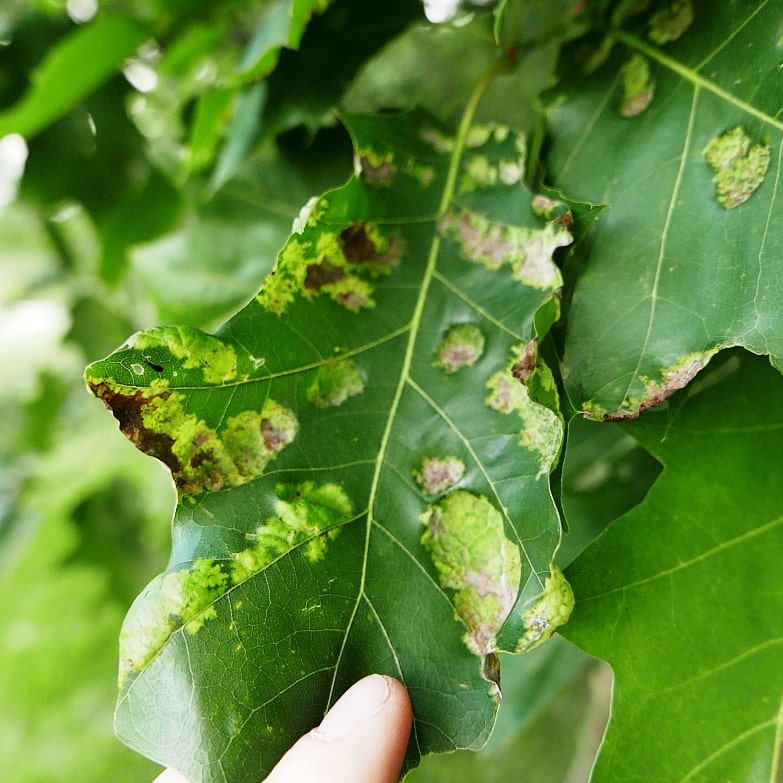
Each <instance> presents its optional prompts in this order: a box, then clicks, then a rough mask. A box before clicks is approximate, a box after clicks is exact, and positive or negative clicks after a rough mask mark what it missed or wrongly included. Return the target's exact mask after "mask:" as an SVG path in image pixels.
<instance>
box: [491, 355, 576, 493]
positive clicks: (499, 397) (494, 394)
mask: <svg viewBox="0 0 783 783" xmlns="http://www.w3.org/2000/svg"><path fill="white" fill-rule="evenodd" d="M527 347H528V346H518V347H517V348H516V349H515V351H514V359H513V361H512V363H511V364H510V366H509V367H508V368H507V369H505V370H501V371H499V372H496V373H495V374H494V375H492V376H491V377H490V378H489V380H488V381H487V391H488V392H489V393H488V395H487V398H486V400H485V402H486V404H487V405H488V406H489V407H490V408H492V409H493V410H496V411H500V412H501V413H505V414H511V413H516V414H517V415H518V416H519V418H520V419H521V420H522V430H521V432H520V433H519V445H520V446H524V447H525V448H526V449H528V450H530V451H532V452H535V453H537V454H538V455H539V457H540V463H541V467H540V468H539V471H538V476H537V477H538V478H541V476H545V475H546V474H548V473H549V471H550V469H551V468H552V465H553V464H554V462H555V460H556V459H557V455H558V454H559V453H560V446H561V444H562V438H563V424H562V421H561V420H560V418H559V416H558V415H557V414H556V413H555V412H554V411H553V410H551V409H550V408H549V407H548V406H547V405H542V404H540V403H539V402H536V400H534V399H532V398H531V394H530V389H531V388H534V389H535V390H536V397H537V398H538V399H543V400H546V401H547V402H548V403H549V402H551V403H555V402H556V398H557V391H556V387H555V383H554V379H553V378H552V375H551V372H549V371H548V370H546V369H545V366H544V365H540V366H539V365H535V364H534V366H533V369H530V368H528V367H527V365H525V368H524V373H523V371H522V369H521V365H522V364H523V363H525V362H526V357H527V352H526V351H527ZM522 375H524V381H525V382H522V380H520V378H521V377H522ZM531 377H532V378H534V380H533V381H531Z"/></svg>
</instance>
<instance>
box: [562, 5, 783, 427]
mask: <svg viewBox="0 0 783 783" xmlns="http://www.w3.org/2000/svg"><path fill="white" fill-rule="evenodd" d="M670 5H671V8H670V9H669V10H670V11H671V12H672V13H671V14H670V18H669V17H667V18H664V17H661V16H660V15H654V16H653V17H652V18H649V19H648V18H645V17H644V16H642V17H634V18H633V20H634V21H633V24H635V27H633V28H632V31H630V32H629V31H615V32H613V33H610V36H609V38H608V39H607V41H605V42H604V45H602V46H599V47H598V49H599V51H600V52H602V53H603V55H604V56H605V55H606V52H607V50H608V45H607V44H611V47H612V48H611V54H610V55H609V59H608V60H607V61H606V62H604V63H603V65H601V67H600V68H598V69H597V70H596V71H595V73H593V74H592V75H587V74H586V73H585V71H584V68H585V63H586V62H590V59H589V52H586V51H585V49H584V43H583V42H580V43H579V44H578V45H577V46H575V47H574V48H573V50H572V52H571V54H572V59H571V60H570V61H569V64H568V65H567V66H566V67H565V68H564V71H563V73H562V74H561V81H560V85H559V86H558V88H556V90H555V91H554V93H553V94H552V96H551V99H552V100H551V103H550V106H551V108H550V111H549V119H550V121H551V129H552V133H553V137H554V144H553V148H552V154H551V157H550V161H549V163H550V166H551V177H552V179H553V181H555V182H556V183H557V185H558V186H559V187H561V188H563V190H564V191H565V192H567V193H569V194H570V195H572V196H575V197H578V198H583V199H586V200H590V201H593V202H598V203H605V204H606V205H607V209H606V210H605V211H604V212H603V213H602V215H601V218H600V220H599V221H598V224H597V225H596V226H595V228H594V230H593V231H592V233H591V234H590V236H589V238H588V241H587V242H586V243H585V245H584V249H585V251H586V252H588V253H589V257H588V260H587V263H586V266H585V269H584V273H583V275H582V276H581V279H580V280H579V281H578V283H577V285H576V289H575V292H574V297H573V307H572V310H571V313H570V317H569V330H568V336H567V341H566V351H565V364H566V376H567V378H566V380H567V383H568V385H569V387H570V392H571V395H572V397H573V399H574V402H575V404H576V405H577V406H578V407H580V408H581V409H582V410H584V411H585V412H587V413H589V414H591V415H593V416H596V417H606V416H610V417H620V418H622V417H628V416H634V415H637V414H638V413H639V411H642V410H645V409H646V408H649V407H651V406H653V405H655V404H658V403H660V402H661V401H662V400H664V399H666V398H667V397H668V396H669V395H670V394H672V393H673V392H674V391H676V390H677V389H678V388H682V387H683V386H685V385H686V384H687V383H688V381H689V380H690V379H691V378H693V377H694V376H695V375H696V374H697V373H698V372H699V371H700V370H701V369H702V368H703V367H704V365H705V364H706V363H707V362H708V361H709V359H710V357H711V356H712V355H713V354H714V353H715V351H716V350H718V349H720V348H723V347H727V346H734V345H742V346H745V347H747V348H749V349H750V350H752V351H754V352H757V353H769V354H770V355H771V356H772V357H773V361H774V362H775V364H776V365H779V364H780V357H781V356H783V332H782V331H781V326H780V324H781V304H780V303H781V296H780V292H781V287H782V286H783V273H782V272H781V266H780V264H779V263H778V260H779V259H780V256H781V234H780V231H778V230H776V228H775V227H776V226H778V225H780V222H781V219H782V218H783V213H781V209H782V207H781V200H780V198H779V190H780V188H779V179H780V176H779V175H780V160H781V158H780V149H781V145H782V144H783V133H782V132H783V124H782V123H781V121H780V117H779V111H780V94H781V88H783V76H782V75H781V74H782V73H783V72H781V70H780V67H779V66H780V36H779V32H778V26H779V20H780V13H781V5H780V3H779V2H743V3H735V4H732V5H731V6H730V7H727V8H725V9H724V8H721V12H720V13H714V9H713V7H712V6H710V5H709V4H707V3H693V4H691V3H673V4H670ZM675 12H676V13H675ZM585 58H588V59H585Z"/></svg>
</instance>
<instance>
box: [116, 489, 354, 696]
mask: <svg viewBox="0 0 783 783" xmlns="http://www.w3.org/2000/svg"><path fill="white" fill-rule="evenodd" d="M275 493H276V495H277V499H276V502H275V509H274V510H275V516H273V517H270V518H269V519H267V520H266V522H265V523H264V524H263V525H261V526H259V527H258V529H257V530H256V531H255V533H252V534H250V535H249V536H248V539H249V540H250V541H251V544H250V545H249V546H248V547H247V548H245V549H242V550H240V551H238V552H234V553H233V554H232V555H231V556H230V557H229V558H226V559H223V560H213V559H209V558H199V559H197V560H195V561H194V562H193V563H192V564H191V565H190V566H189V567H187V568H182V569H180V570H177V571H171V572H169V573H166V574H162V575H160V576H158V577H156V578H155V579H153V580H152V582H150V584H149V585H148V586H147V588H146V589H145V590H144V592H143V593H141V595H140V596H139V597H138V598H137V599H136V600H135V601H134V603H133V605H132V606H131V608H130V611H129V612H128V615H127V617H126V618H125V622H124V623H123V626H122V631H121V633H120V671H119V684H120V687H122V686H123V685H124V684H125V682H126V679H127V677H128V675H130V674H132V673H133V672H140V671H143V670H144V669H145V668H147V666H148V665H149V664H150V663H151V662H152V660H153V659H154V658H155V656H156V655H158V653H159V652H160V651H161V650H162V649H163V647H164V646H165V644H166V643H167V642H168V640H169V639H170V638H171V636H172V635H173V634H174V633H176V632H177V631H179V630H180V629H184V631H185V632H186V633H188V634H190V635H191V636H193V635H195V634H197V633H198V632H199V631H200V630H201V629H202V628H203V627H204V625H205V623H207V622H209V621H210V620H212V619H214V618H215V617H216V616H217V609H216V607H215V604H216V602H217V601H218V600H219V599H220V598H222V597H223V596H225V595H226V594H227V593H228V591H229V590H230V589H231V588H233V587H236V586H237V585H239V584H241V583H242V582H244V581H246V580H247V579H250V578H251V577H253V576H255V575H256V574H258V573H260V572H261V571H262V570H263V569H264V568H266V567H267V566H268V565H269V564H270V563H272V562H274V561H275V560H276V559H277V558H279V557H281V556H282V555H284V554H286V553H288V552H290V551H292V550H293V549H294V548H296V547H300V546H301V547H302V551H303V554H304V556H305V557H306V558H307V559H308V560H309V561H310V562H317V561H318V560H321V559H322V558H323V557H324V555H325V554H326V551H327V549H328V544H329V541H331V540H333V539H334V538H335V536H337V534H338V533H339V530H340V527H339V526H340V525H341V524H343V523H345V522H347V521H349V520H350V519H351V518H352V516H353V511H352V509H351V502H350V500H349V499H348V496H347V495H346V493H345V490H343V488H342V487H341V486H339V485H338V484H321V485H319V484H316V483H315V482H313V481H305V482H302V483H300V484H278V485H277V486H276V487H275ZM233 608H234V611H238V610H239V609H240V608H241V601H236V602H235V603H234V607H233Z"/></svg>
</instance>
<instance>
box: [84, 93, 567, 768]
mask: <svg viewBox="0 0 783 783" xmlns="http://www.w3.org/2000/svg"><path fill="white" fill-rule="evenodd" d="M478 94H479V93H477V95H478ZM469 119H470V112H468V113H467V114H466V119H465V120H464V121H463V124H462V125H461V128H460V130H459V131H458V133H457V136H456V139H455V138H452V136H451V135H450V132H449V131H448V130H447V129H445V128H442V127H441V126H439V125H438V124H437V123H436V122H435V121H434V120H432V119H431V118H428V117H426V116H425V115H423V114H410V115H401V116H400V117H396V118H388V117H347V118H346V123H347V124H348V126H349V128H350V130H351V132H352V135H353V136H354V139H355V145H356V156H357V159H358V162H359V169H360V173H359V175H358V176H357V177H355V178H354V179H352V180H351V181H350V182H349V183H348V184H347V185H345V186H344V187H343V188H341V189H339V190H336V191H331V192H330V193H327V194H326V195H325V196H324V197H322V198H321V199H320V200H318V202H317V203H315V204H314V205H311V210H310V211H309V213H305V214H303V215H302V216H300V220H299V221H298V226H297V231H298V232H300V233H295V234H294V235H293V236H292V238H291V239H290V240H289V242H288V244H287V245H286V247H285V248H284V249H283V251H282V253H281V256H280V260H279V262H278V266H277V267H276V270H275V272H274V273H273V274H272V275H271V276H270V278H268V280H267V282H266V284H265V286H264V287H263V288H262V290H261V292H260V294H259V295H258V297H256V299H255V300H253V301H252V302H251V303H250V304H249V305H248V306H247V307H245V308H244V309H243V310H242V311H240V313H238V314H237V315H236V316H234V318H232V319H231V320H230V321H229V322H228V323H227V324H225V325H224V326H223V327H221V328H220V329H219V330H217V332H216V334H215V335H214V336H210V335H205V334H204V333H202V332H199V331H197V330H195V329H192V328H184V327H181V328H177V329H174V328H170V327H169V328H163V329H158V330H149V331H147V332H143V333H140V334H139V335H136V336H135V337H134V338H132V339H131V341H130V342H129V344H128V345H126V346H124V347H123V348H121V349H120V350H118V351H117V352H116V353H115V354H114V355H112V356H111V357H109V358H108V359H107V360H105V361H104V362H100V363H97V364H95V365H92V366H91V368H90V369H89V370H88V380H89V383H90V385H91V386H92V388H93V389H94V391H96V392H97V393H98V394H99V396H102V397H103V399H104V401H106V402H107V403H108V404H109V406H110V407H111V408H112V409H113V412H114V413H115V415H116V416H117V417H118V418H119V419H120V425H121V427H122V428H123V430H124V431H125V433H126V434H127V435H128V436H129V437H130V438H131V440H133V441H134V442H135V443H136V444H137V445H138V446H139V447H141V448H142V449H143V450H146V451H147V452H148V453H151V454H152V455H153V456H157V457H158V458H159V459H162V460H163V461H164V462H166V463H167V464H168V465H169V467H170V468H171V469H172V472H173V474H174V476H175V479H176V480H177V483H178V487H179V490H180V503H179V506H178V510H177V514H176V517H175V522H174V548H173V552H172V557H171V561H170V564H169V568H168V570H167V573H166V575H164V576H161V577H160V578H159V579H158V580H157V581H156V582H154V583H153V584H152V585H151V586H150V587H149V588H148V590H147V591H146V594H143V595H142V596H140V597H139V599H137V602H136V603H135V604H134V607H133V608H132V610H131V612H130V614H129V619H128V620H127V621H126V626H125V631H124V633H125V634H126V642H125V644H124V645H123V655H124V659H125V660H124V663H123V671H124V673H123V674H122V675H121V677H122V683H121V685H122V691H121V696H120V701H119V705H118V713H117V715H118V727H119V730H120V733H121V736H122V737H123V738H124V739H125V740H126V741H128V742H129V743H130V744H132V745H133V746H134V747H137V748H139V749H141V750H142V751H143V752H145V753H146V754H148V755H152V756H153V757H154V758H156V759H157V760H159V761H161V763H165V764H168V765H172V766H176V767H177V768H178V769H181V770H182V771H183V772H185V773H186V774H188V775H190V776H191V777H192V778H193V779H194V780H204V781H213V780H224V779H231V780H232V781H236V780H240V781H241V780H245V779H247V780H248V781H250V780H253V779H255V778H257V776H258V771H259V768H261V769H262V770H266V771H268V769H269V768H270V767H271V766H272V764H273V763H274V761H276V759H277V757H278V756H279V755H280V754H281V753H282V752H283V751H284V750H285V749H286V747H287V746H288V745H290V743H291V742H292V741H293V739H294V738H295V737H296V736H298V734H299V733H301V732H302V731H303V730H305V728H307V727H309V726H311V725H314V724H315V723H317V722H318V719H319V718H320V715H322V714H323V711H324V710H325V709H326V708H328V706H329V704H331V703H332V702H333V700H334V699H335V698H336V697H337V696H338V695H339V694H340V693H342V692H343V691H344V690H345V689H346V688H347V687H348V686H349V685H350V684H351V682H353V681H354V680H355V679H357V678H358V677H360V676H361V675H362V674H365V673H369V672H370V671H377V670H381V671H387V672H389V673H390V674H393V675H394V676H397V677H399V678H400V679H401V680H402V681H403V682H405V684H406V685H407V686H408V688H409V691H410V693H411V696H412V699H413V703H414V708H415V713H416V721H415V725H414V733H413V737H412V742H411V747H410V750H409V759H408V765H409V766H412V765H414V764H415V763H416V760H417V758H418V755H419V754H421V753H425V752H431V751H445V750H449V749H453V748H454V747H455V746H463V747H478V746H480V745H481V744H483V742H484V741H485V740H486V738H487V736H488V734H489V731H490V729H491V726H492V723H493V720H494V714H495V711H496V707H497V702H496V699H497V683H496V678H497V675H496V674H493V662H494V661H495V657H494V656H495V650H496V649H498V648H500V649H510V650H516V649H517V648H520V647H523V646H532V645H534V644H536V643H538V642H539V641H542V640H543V639H544V638H546V636H547V635H548V634H550V633H551V632H552V631H553V630H554V627H555V625H556V624H557V623H558V622H561V621H562V619H563V618H562V611H560V610H562V607H561V606H560V604H559V603H558V601H559V600H560V597H559V596H557V598H558V601H555V602H554V604H553V602H552V595H553V593H552V591H550V593H549V594H547V600H546V601H539V598H541V596H542V593H543V592H544V588H545V585H548V584H549V578H550V576H552V578H555V572H554V571H553V570H552V566H551V561H552V558H553V555H554V551H555V550H556V548H557V545H558V542H559V521H558V517H557V513H556V511H555V508H554V504H553V502H552V498H551V496H550V493H549V487H548V483H547V481H546V475H547V474H548V471H549V470H550V468H551V466H552V462H553V460H554V459H555V457H556V454H557V451H558V449H559V446H560V441H561V438H562V426H561V424H560V422H559V419H558V418H557V414H556V413H554V412H553V411H551V410H549V409H548V408H545V407H544V406H543V405H540V404H538V403H536V402H535V401H533V400H532V398H531V397H530V396H529V394H528V392H527V391H526V388H525V387H524V386H523V385H522V384H521V383H520V382H519V381H518V380H517V379H516V378H515V377H514V375H513V369H514V367H515V365H516V363H517V362H519V360H520V351H521V349H520V348H519V342H520V340H525V339H526V338H527V339H529V338H530V337H532V336H533V335H534V320H535V316H536V313H537V311H538V309H539V308H540V307H541V306H542V305H543V304H545V303H548V302H549V303H550V304H551V299H552V297H553V296H554V294H555V291H556V289H557V287H558V286H559V282H560V281H559V275H558V274H557V271H556V268H555V267H554V264H553V262H552V260H551V253H552V251H553V249H554V247H556V246H558V243H560V244H562V243H565V242H566V241H567V237H566V236H565V234H564V233H563V232H562V231H559V230H558V229H557V228H556V227H552V226H548V227H547V226H543V227H542V226H541V223H540V221H539V219H538V218H537V217H536V215H535V214H534V213H533V211H532V208H531V206H530V201H531V197H532V194H530V193H529V192H528V191H527V189H526V188H524V186H523V185H522V184H521V178H522V174H523V170H524V166H523V160H524V145H523V144H521V142H520V140H519V139H518V138H517V137H515V136H514V135H513V134H511V133H509V132H508V131H507V130H505V129H493V128H479V129H471V125H470V122H469ZM464 149H467V150H468V153H466V155H465V158H464V160H463V150H464ZM446 215H448V216H449V220H446V221H445V222H444V217H445V216H446ZM497 248H500V250H502V253H500V254H499V255H498V257H497V258H495V257H494V256H493V255H492V253H491V252H490V251H492V250H493V249H494V250H496V249H497ZM497 267H500V268H497ZM510 286H511V290H512V291H513V294H514V296H513V298H512V297H509V287H510ZM466 323H467V324H471V325H472V326H473V327H474V328H475V331H478V332H481V333H482V334H483V335H484V336H485V338H486V340H485V341H484V342H483V343H482V342H476V341H475V339H474V338H475V331H474V330H468V332H465V330H460V328H459V327H461V325H464V324H466ZM455 326H456V327H458V328H457V331H456V332H450V330H452V329H453V327H455ZM447 333H450V334H456V335H457V336H458V338H459V339H458V340H457V342H456V343H454V342H453V340H452V342H451V343H449V344H448V346H447V348H444V339H445V338H444V335H445V334H447ZM466 334H467V335H468V337H470V339H466ZM471 335H472V337H471ZM461 341H464V344H462V342H461ZM446 349H447V350H449V351H451V352H452V353H453V351H454V350H455V349H456V350H458V351H462V352H463V354H462V355H464V352H465V351H467V350H472V351H473V352H474V354H473V355H472V357H471V361H470V362H467V363H466V364H465V365H464V366H460V367H459V368H458V369H456V370H455V371H454V372H451V373H450V372H448V368H446V367H444V366H443V363H442V362H441V363H440V364H439V363H438V362H437V361H436V357H437V356H438V355H442V353H441V354H439V351H441V352H442V351H443V350H446ZM531 356H532V359H531ZM531 356H528V357H527V358H528V363H529V362H530V361H532V364H531V365H530V366H528V367H527V370H526V372H528V373H532V374H536V377H539V378H540V379H541V380H540V382H539V385H540V387H541V389H547V388H549V387H548V385H547V384H550V385H551V386H552V389H553V388H554V387H553V385H552V384H551V378H548V376H547V375H546V370H545V368H544V367H543V365H540V364H538V363H537V362H536V359H535V356H534V352H533V354H531ZM531 417H532V418H531ZM434 458H436V459H438V460H440V462H441V463H442V464H455V463H456V462H461V463H463V464H464V466H465V471H464V476H463V475H462V474H460V476H459V477H458V478H457V479H456V481H453V482H452V483H453V484H454V486H453V487H451V486H449V488H450V489H451V492H450V493H449V492H448V491H447V490H442V489H437V488H436V487H435V485H433V484H432V483H430V482H429V480H425V479H423V478H422V477H423V475H424V473H425V470H424V467H425V462H426V461H427V460H430V462H429V463H428V464H429V465H430V466H431V465H432V462H431V460H433V459H434ZM452 460H453V461H452ZM447 489H448V488H447ZM444 491H445V492H446V494H445V495H444ZM449 498H451V501H450V503H452V504H453V505H448V504H446V499H449ZM335 514H336V515H335ZM425 518H426V519H429V520H432V519H435V518H437V519H439V520H441V519H442V520H443V521H444V522H445V521H446V520H448V522H449V524H453V525H455V526H456V527H457V528H459V529H460V531H461V532H462V533H465V534H467V535H468V536H470V535H474V536H475V534H476V532H478V531H481V530H483V526H484V525H485V524H488V523H489V520H490V519H492V520H495V521H493V523H492V524H494V525H495V530H496V534H497V535H498V536H499V540H500V541H501V544H502V542H504V541H505V542H506V544H505V545H506V546H508V547H510V550H509V551H516V550H518V551H519V552H520V553H521V554H522V555H523V557H522V561H521V565H520V566H519V569H520V570H519V573H518V574H517V575H516V581H514V579H513V578H512V577H509V575H508V573H507V572H506V571H505V570H504V567H503V566H502V564H501V565H497V564H496V565H492V562H493V557H494V558H495V559H496V560H497V555H496V554H493V552H489V553H488V555H487V559H486V560H485V561H482V562H481V563H479V565H476V564H475V562H474V561H472V560H469V559H466V558H464V557H463V556H462V555H460V556H458V557H457V558H456V560H455V561H452V562H451V564H450V565H449V566H448V567H447V570H450V571H452V572H454V573H453V574H451V575H450V578H451V577H453V576H454V574H456V576H457V577H458V578H459V579H462V584H467V583H469V582H470V581H471V580H473V581H474V582H475V581H476V580H480V584H481V585H483V587H482V589H481V591H480V592H481V593H483V595H477V594H476V593H475V592H474V593H472V594H471V597H470V598H469V599H468V606H467V610H466V611H462V612H461V611H460V607H459V605H458V601H457V598H456V597H455V595H456V594H457V593H458V592H459V591H458V590H456V589H455V588H454V587H453V583H452V582H451V581H450V582H448V583H447V582H446V581H444V578H443V574H442V573H440V569H439V566H438V562H434V560H433V557H431V556H430V553H429V552H427V550H426V549H425V548H424V546H423V543H422V541H423V539H422V535H423V530H424V524H423V523H424V519H425ZM466 519H467V520H472V521H467V522H466V521H465V520H466ZM498 520H499V521H498ZM437 527H438V526H437V525H434V526H433V523H432V522H431V521H430V531H432V530H433V529H435V528H437ZM443 562H445V561H443ZM443 562H442V563H441V565H443ZM509 580H510V581H509ZM414 596H415V599H413V600H412V598H413V597H414ZM559 611H560V614H558V612H559ZM509 613H510V614H509ZM411 614H413V616H414V617H415V618H416V620H417V621H416V622H412V621H411V616H410V615H411ZM507 615H508V617H509V618H510V619H509V620H506V616H507ZM261 617H263V623H261V621H260V618H261ZM432 629H437V631H436V632H435V633H434V635H433V633H432ZM476 639H479V640H480V642H477V641H476ZM136 642H139V645H140V646H139V648H138V649H137V647H135V646H134V645H135V644H136ZM289 644H290V645H291V646H290V648H289V646H288V645H289ZM216 650H221V651H222V654H221V655H215V651H216ZM258 672H263V673H264V678H265V679H264V680H263V681H259V676H258ZM231 678H236V680H237V684H236V685H232V686H231V687H230V688H229V691H230V694H234V695H236V694H237V693H239V694H240V695H241V698H226V697H225V694H222V697H221V688H220V687H217V686H213V683H228V682H229V681H230V680H231ZM223 687H224V688H225V687H227V686H225V685H224V686H223ZM172 690H176V691H177V695H176V696H172V697H169V696H163V695H162V694H166V693H169V692H170V691H172ZM161 699H164V700H166V708H165V709H164V707H163V702H162V701H161ZM302 705H305V706H304V707H302ZM180 713H181V714H180ZM172 714H177V715H178V717H177V719H176V720H172ZM137 715H139V716H142V717H141V718H139V719H136V718H135V716H137ZM183 725H184V726H185V727H186V728H185V730H184V736H183V733H182V729H181V728H180V727H181V726H183ZM216 758H219V759H220V763H219V764H217V762H216V761H215V759H216Z"/></svg>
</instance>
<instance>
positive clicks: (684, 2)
mask: <svg viewBox="0 0 783 783" xmlns="http://www.w3.org/2000/svg"><path fill="white" fill-rule="evenodd" d="M692 23H693V3H692V2H691V0H673V2H670V3H668V4H667V5H665V6H664V7H663V8H661V9H659V10H658V11H656V12H655V13H654V14H653V15H652V16H651V17H650V32H649V36H650V40H651V41H652V42H653V43H657V44H665V43H669V42H670V41H676V40H677V39H678V38H679V37H680V36H681V35H682V34H683V33H684V32H685V31H686V30H687V29H688V28H689V27H690V26H691V24H692Z"/></svg>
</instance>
